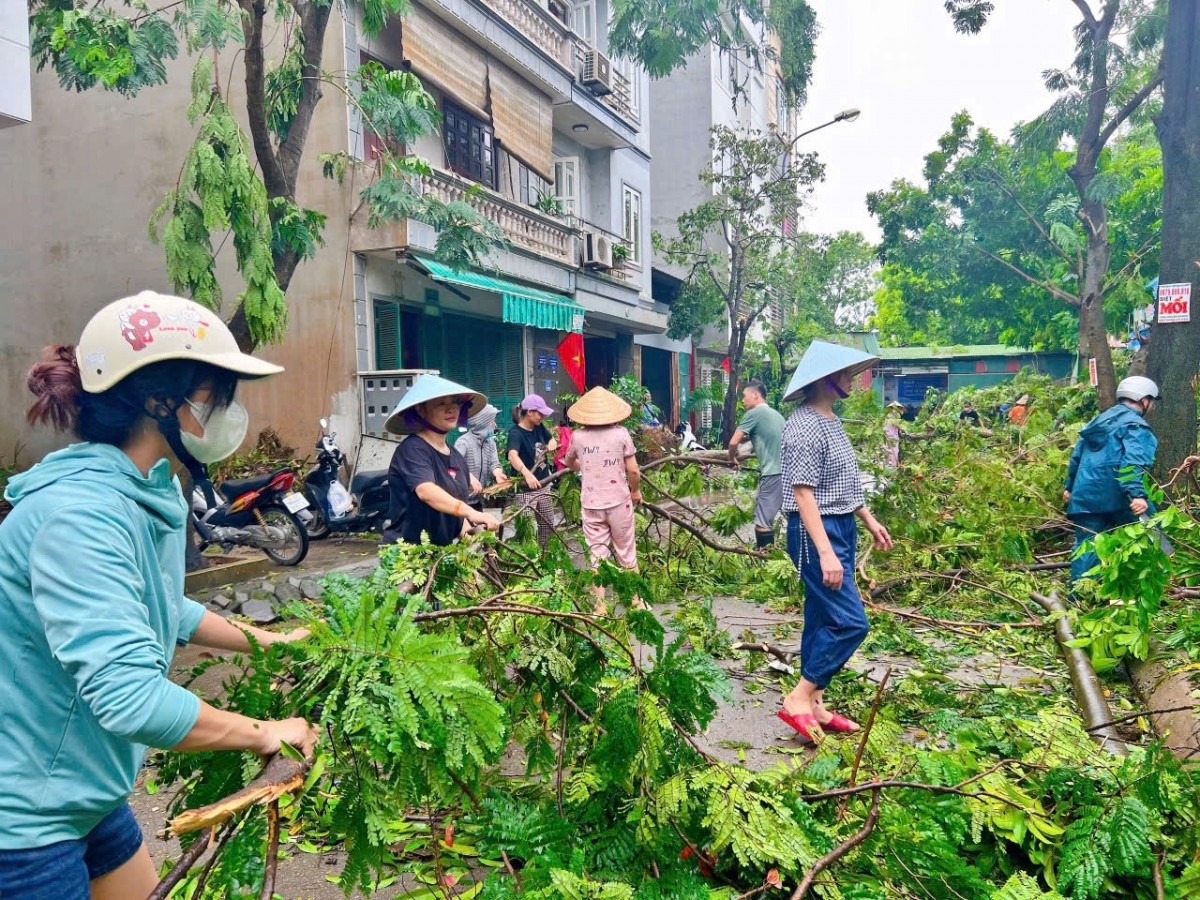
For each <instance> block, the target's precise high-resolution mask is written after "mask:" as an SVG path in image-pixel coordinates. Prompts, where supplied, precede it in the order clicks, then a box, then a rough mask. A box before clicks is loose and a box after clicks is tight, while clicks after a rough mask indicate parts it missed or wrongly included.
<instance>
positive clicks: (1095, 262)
mask: <svg viewBox="0 0 1200 900" xmlns="http://www.w3.org/2000/svg"><path fill="white" fill-rule="evenodd" d="M1076 5H1077V6H1079V8H1080V10H1081V11H1082V12H1083V13H1084V24H1085V26H1086V27H1087V28H1088V29H1089V30H1090V31H1091V32H1092V71H1091V77H1090V79H1089V85H1088V87H1089V88H1090V93H1089V94H1088V110H1087V116H1086V118H1085V119H1084V124H1083V128H1082V130H1081V131H1080V134H1079V135H1078V140H1079V146H1078V149H1077V150H1076V152H1075V162H1074V164H1073V165H1072V166H1071V168H1070V169H1069V170H1068V174H1069V175H1070V176H1071V181H1072V182H1074V184H1075V189H1076V191H1078V193H1079V200H1080V203H1081V204H1082V205H1081V206H1080V208H1079V213H1078V215H1079V219H1080V221H1082V222H1083V227H1084V231H1085V232H1086V233H1087V258H1086V260H1085V261H1084V266H1083V284H1081V285H1080V290H1079V351H1080V355H1081V356H1082V357H1083V358H1084V359H1088V358H1091V357H1095V359H1096V374H1097V378H1098V381H1099V387H1098V394H1099V397H1098V399H1099V403H1100V409H1102V410H1105V409H1108V408H1109V407H1110V406H1112V405H1113V404H1114V403H1116V402H1117V382H1116V376H1115V375H1114V373H1113V362H1112V351H1111V350H1110V349H1109V346H1108V329H1107V328H1106V327H1105V323H1104V288H1105V283H1104V282H1105V280H1106V279H1107V278H1108V266H1109V261H1110V259H1111V257H1112V248H1111V247H1110V246H1109V243H1108V208H1107V207H1106V206H1105V205H1104V201H1102V200H1092V199H1089V197H1088V193H1089V191H1090V189H1091V186H1092V182H1093V181H1095V179H1096V166H1097V164H1098V163H1099V160H1100V153H1101V151H1103V150H1104V144H1105V142H1106V141H1107V139H1108V138H1109V137H1110V136H1111V135H1112V134H1113V133H1114V132H1115V130H1116V128H1117V127H1118V126H1119V125H1120V123H1121V122H1122V121H1124V119H1126V118H1128V117H1129V115H1131V114H1132V112H1133V110H1134V109H1135V108H1136V106H1127V107H1126V108H1123V109H1122V110H1120V111H1118V112H1117V113H1116V114H1114V115H1113V117H1112V119H1111V120H1110V121H1109V122H1108V123H1107V124H1105V122H1104V117H1105V114H1106V113H1107V112H1108V100H1109V84H1108V79H1109V76H1108V58H1109V53H1110V49H1109V37H1110V35H1111V34H1112V28H1113V24H1114V23H1115V22H1116V18H1117V9H1118V7H1119V5H1120V4H1118V3H1117V2H1115V0H1108V2H1107V3H1106V4H1105V6H1104V10H1103V12H1102V13H1101V17H1100V18H1099V19H1097V18H1095V16H1094V15H1092V14H1091V11H1090V8H1089V7H1088V5H1087V4H1086V3H1076ZM1139 93H1140V92H1139ZM1139 103H1140V101H1139Z"/></svg>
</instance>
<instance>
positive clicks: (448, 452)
mask: <svg viewBox="0 0 1200 900" xmlns="http://www.w3.org/2000/svg"><path fill="white" fill-rule="evenodd" d="M486 404H487V397H485V396H483V394H481V393H479V392H478V391H473V390H471V389H470V388H467V387H463V386H462V385H461V384H455V383H454V382H453V381H447V380H446V379H445V378H439V377H438V376H437V375H422V376H421V377H420V378H418V379H417V380H416V381H415V382H413V386H412V387H411V388H410V389H409V390H408V393H406V394H405V395H404V397H403V399H401V401H400V402H399V403H397V404H396V408H395V409H394V410H392V414H391V415H390V416H388V419H387V422H386V423H385V425H384V428H386V429H387V430H388V431H390V432H391V433H392V434H404V435H408V437H406V438H405V439H404V440H403V441H401V442H400V446H398V447H397V448H396V452H395V453H393V454H392V464H391V466H390V467H389V469H388V486H389V489H390V490H391V494H392V502H391V507H390V508H389V510H388V519H389V520H390V521H389V522H388V525H387V527H386V528H385V529H384V531H383V539H384V541H385V542H387V543H395V542H396V541H403V542H404V543H406V544H419V543H421V536H422V535H423V534H424V535H428V537H429V542H430V543H431V544H436V545H437V546H439V547H444V546H446V545H447V544H450V543H453V542H454V541H456V540H457V539H458V538H459V537H460V536H461V535H462V534H463V533H464V532H465V531H466V530H467V529H468V528H470V527H471V526H479V527H482V528H487V529H488V530H489V531H496V530H497V529H498V528H499V527H500V523H499V522H498V521H497V520H496V519H495V518H493V517H492V516H489V515H485V514H484V513H482V512H479V511H477V510H474V509H472V508H471V507H470V506H469V505H468V504H467V499H468V498H469V497H470V496H471V493H472V491H475V492H478V491H480V490H482V487H481V485H480V484H479V483H478V481H477V480H476V479H474V478H473V477H472V476H471V475H470V474H469V472H468V469H467V461H466V459H464V458H463V455H462V454H461V453H459V452H458V451H457V450H455V449H454V448H453V447H451V446H450V445H449V444H448V443H446V435H448V434H449V433H450V432H451V431H453V430H454V429H456V428H462V427H464V426H465V425H466V424H467V420H468V419H469V418H470V417H471V416H473V415H475V414H476V413H477V412H479V411H480V410H481V409H483V407H484V406H485V405H486Z"/></svg>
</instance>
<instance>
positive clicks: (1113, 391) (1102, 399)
mask: <svg viewBox="0 0 1200 900" xmlns="http://www.w3.org/2000/svg"><path fill="white" fill-rule="evenodd" d="M1085 190H1086V188H1081V189H1080V194H1081V195H1082V194H1083V193H1084V191H1085ZM1083 213H1084V216H1085V220H1084V224H1085V226H1086V228H1087V235H1088V247H1087V260H1086V261H1085V262H1084V266H1083V290H1082V291H1081V292H1080V300H1081V301H1082V302H1081V303H1080V305H1079V350H1080V353H1081V354H1082V355H1083V356H1084V359H1087V358H1090V357H1095V359H1096V375H1097V379H1098V381H1099V387H1098V388H1097V393H1098V398H1097V399H1098V400H1099V403H1100V409H1101V410H1105V409H1108V408H1109V407H1110V406H1112V405H1113V404H1114V403H1116V402H1117V379H1116V374H1115V373H1114V372H1113V359H1112V350H1111V349H1110V348H1109V346H1108V328H1107V327H1106V325H1105V322H1104V279H1105V278H1106V277H1107V275H1108V265H1109V259H1110V257H1111V255H1112V250H1111V248H1110V247H1109V245H1108V211H1107V210H1106V209H1105V207H1104V204H1103V203H1097V202H1093V201H1088V202H1086V203H1084V206H1083Z"/></svg>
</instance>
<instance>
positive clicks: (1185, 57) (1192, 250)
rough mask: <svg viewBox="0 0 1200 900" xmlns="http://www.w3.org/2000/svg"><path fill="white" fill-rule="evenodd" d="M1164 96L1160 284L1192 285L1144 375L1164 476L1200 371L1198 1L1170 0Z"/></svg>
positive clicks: (1191, 419)
mask: <svg viewBox="0 0 1200 900" xmlns="http://www.w3.org/2000/svg"><path fill="white" fill-rule="evenodd" d="M1163 70H1164V81H1163V83H1164V86H1165V98H1164V102H1163V109H1162V113H1161V114H1160V115H1159V117H1158V121H1157V123H1156V124H1157V126H1158V140H1159V143H1160V144H1161V145H1162V155H1163V228H1162V259H1161V263H1160V266H1159V283H1160V284H1178V283H1183V282H1187V283H1190V284H1191V286H1192V304H1193V310H1192V319H1191V321H1190V322H1186V323H1172V324H1166V325H1158V324H1156V325H1155V326H1154V331H1153V333H1152V335H1151V338H1150V347H1149V353H1148V356H1147V360H1146V374H1147V375H1149V376H1150V377H1151V378H1153V379H1154V381H1155V382H1156V383H1157V384H1158V385H1159V389H1160V390H1161V392H1162V397H1161V399H1160V400H1159V402H1158V405H1157V407H1156V408H1155V410H1154V412H1153V413H1152V414H1151V417H1150V422H1151V425H1152V426H1153V428H1154V432H1155V434H1156V435H1157V436H1158V457H1157V460H1156V463H1155V475H1156V476H1158V477H1159V478H1160V479H1161V478H1162V477H1163V476H1165V475H1166V474H1167V473H1168V472H1170V470H1171V469H1173V468H1175V467H1177V466H1178V465H1179V464H1180V463H1182V462H1183V461H1184V460H1185V459H1186V458H1187V457H1188V456H1190V455H1192V454H1193V453H1195V452H1196V389H1197V376H1198V374H1200V350H1198V349H1197V348H1200V316H1198V315H1197V313H1196V310H1195V303H1196V302H1197V300H1200V268H1197V266H1200V263H1198V262H1197V260H1198V259H1200V187H1198V186H1200V0H1171V2H1170V5H1169V6H1168V8H1167V32H1166V44H1165V48H1164V52H1163Z"/></svg>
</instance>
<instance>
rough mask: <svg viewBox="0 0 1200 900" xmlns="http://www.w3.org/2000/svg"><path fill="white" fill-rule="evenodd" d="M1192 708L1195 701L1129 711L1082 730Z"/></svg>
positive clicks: (1185, 710)
mask: <svg viewBox="0 0 1200 900" xmlns="http://www.w3.org/2000/svg"><path fill="white" fill-rule="evenodd" d="M1194 709H1196V704H1195V703H1193V704H1191V705H1189V706H1168V707H1167V708H1166V709H1143V710H1140V711H1139V712H1135V713H1130V714H1129V715H1127V716H1121V717H1120V718H1119V719H1111V720H1110V721H1108V722H1101V723H1100V724H1099V725H1092V726H1091V727H1089V728H1085V729H1084V731H1087V732H1089V733H1090V732H1092V731H1096V730H1098V729H1100V728H1107V727H1108V726H1110V725H1121V724H1123V723H1125V722H1132V721H1133V720H1134V719H1140V718H1142V717H1144V716H1165V715H1166V714H1167V713H1177V712H1191V711H1193V710H1194Z"/></svg>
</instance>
